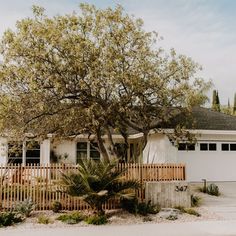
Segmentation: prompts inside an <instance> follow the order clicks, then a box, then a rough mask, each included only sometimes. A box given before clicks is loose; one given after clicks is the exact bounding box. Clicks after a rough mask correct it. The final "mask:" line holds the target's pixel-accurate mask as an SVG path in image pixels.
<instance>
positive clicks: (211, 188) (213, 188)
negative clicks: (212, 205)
mask: <svg viewBox="0 0 236 236" xmlns="http://www.w3.org/2000/svg"><path fill="white" fill-rule="evenodd" d="M206 192H207V193H208V194H209V195H213V196H219V195H220V191H219V187H218V186H217V185H216V184H210V185H208V186H207V189H206Z"/></svg>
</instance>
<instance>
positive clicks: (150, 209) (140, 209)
mask: <svg viewBox="0 0 236 236" xmlns="http://www.w3.org/2000/svg"><path fill="white" fill-rule="evenodd" d="M121 208H122V209H124V210H126V211H128V212H129V213H132V214H137V213H138V214H140V215H143V216H147V215H148V214H157V213H158V212H159V211H160V210H161V207H160V205H158V204H156V205H152V204H151V201H149V202H148V203H145V202H141V203H138V199H137V198H134V199H122V200H121Z"/></svg>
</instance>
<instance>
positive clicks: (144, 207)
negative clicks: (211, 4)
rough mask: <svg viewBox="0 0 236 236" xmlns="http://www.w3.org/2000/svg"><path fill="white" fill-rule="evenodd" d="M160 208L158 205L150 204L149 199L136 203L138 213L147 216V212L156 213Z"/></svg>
mask: <svg viewBox="0 0 236 236" xmlns="http://www.w3.org/2000/svg"><path fill="white" fill-rule="evenodd" d="M160 210H161V207H160V205H151V201H149V202H148V203H145V202H142V203H139V204H138V214H140V215H143V216H147V215H148V214H157V213H158V212H159V211H160Z"/></svg>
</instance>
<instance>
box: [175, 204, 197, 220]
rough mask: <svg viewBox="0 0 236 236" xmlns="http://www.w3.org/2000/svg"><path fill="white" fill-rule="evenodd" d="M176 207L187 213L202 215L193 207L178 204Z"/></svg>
mask: <svg viewBox="0 0 236 236" xmlns="http://www.w3.org/2000/svg"><path fill="white" fill-rule="evenodd" d="M175 209H177V210H179V211H180V212H181V213H186V214H189V215H195V216H197V217H199V216H201V215H200V214H199V213H198V212H197V211H195V210H194V209H192V208H184V207H183V206H176V207H175Z"/></svg>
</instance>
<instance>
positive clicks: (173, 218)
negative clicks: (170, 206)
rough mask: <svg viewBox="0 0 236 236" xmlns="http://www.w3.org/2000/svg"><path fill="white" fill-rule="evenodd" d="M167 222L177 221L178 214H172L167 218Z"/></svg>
mask: <svg viewBox="0 0 236 236" xmlns="http://www.w3.org/2000/svg"><path fill="white" fill-rule="evenodd" d="M166 219H167V220H177V219H178V216H177V215H176V214H170V215H169V216H167V217H166Z"/></svg>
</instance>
